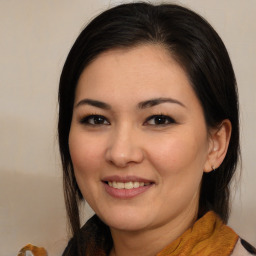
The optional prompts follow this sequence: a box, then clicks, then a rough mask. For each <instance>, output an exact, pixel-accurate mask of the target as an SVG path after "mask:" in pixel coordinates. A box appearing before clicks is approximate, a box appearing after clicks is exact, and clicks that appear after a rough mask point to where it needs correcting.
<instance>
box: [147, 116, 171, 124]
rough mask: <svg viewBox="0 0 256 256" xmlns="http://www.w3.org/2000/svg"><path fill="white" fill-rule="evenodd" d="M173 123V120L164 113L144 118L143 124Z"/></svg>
mask: <svg viewBox="0 0 256 256" xmlns="http://www.w3.org/2000/svg"><path fill="white" fill-rule="evenodd" d="M172 123H175V120H174V119H173V118H171V117H170V116H166V115H153V116H150V117H148V118H147V119H146V121H145V123H144V124H145V125H162V126H163V125H168V124H172Z"/></svg>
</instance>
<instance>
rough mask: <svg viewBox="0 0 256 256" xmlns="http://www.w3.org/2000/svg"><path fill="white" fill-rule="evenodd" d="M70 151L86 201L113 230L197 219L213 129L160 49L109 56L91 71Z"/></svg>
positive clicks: (80, 92) (80, 94) (82, 84)
mask: <svg viewBox="0 0 256 256" xmlns="http://www.w3.org/2000/svg"><path fill="white" fill-rule="evenodd" d="M69 149H70V154H71V158H72V163H73V166H74V171H75V177H76V180H77V183H78V185H79V188H80V190H81V192H82V194H83V197H84V198H85V200H86V201H87V202H88V203H89V205H90V206H91V207H92V209H93V210H94V211H95V212H96V214H97V215H98V216H99V217H100V218H101V219H102V220H103V221H104V222H105V223H106V224H108V225H109V226H110V227H111V228H113V229H119V230H129V231H132V230H133V231H134V230H145V229H152V228H154V227H159V226H162V225H166V224H168V223H171V222H173V221H174V220H176V219H178V218H180V219H181V218H183V217H184V216H193V217H195V216H196V214H197V209H198V200H199V190H200V182H201V179H202V174H203V170H204V168H205V166H206V164H207V161H208V152H209V138H208V134H207V127H206V124H205V119H204V116H203V110H202V107H201V105H200V103H199V101H198V99H197V97H196V95H195V93H194V91H193V89H192V87H191V85H190V82H189V80H188V78H187V75H186V74H185V72H184V71H183V69H182V68H181V67H180V66H179V65H178V64H177V63H176V62H175V61H174V59H172V58H171V57H170V55H168V53H167V52H166V51H165V50H164V49H163V48H162V47H161V46H157V45H144V46H137V47H134V48H131V49H117V50H110V51H108V52H105V53H103V54H101V55H100V56H98V57H97V58H96V59H95V60H94V61H93V62H92V63H91V64H90V65H89V66H88V67H86V69H85V70H84V71H83V73H82V75H81V77H80V79H79V82H78V86H77V89H76V95H75V102H74V110H73V119H72V123H71V130H70V135H69Z"/></svg>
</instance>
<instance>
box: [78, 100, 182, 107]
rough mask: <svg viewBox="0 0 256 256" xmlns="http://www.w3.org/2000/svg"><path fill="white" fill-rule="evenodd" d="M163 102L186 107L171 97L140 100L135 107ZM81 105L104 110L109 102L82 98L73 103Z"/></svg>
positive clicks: (150, 105) (151, 105) (152, 105)
mask: <svg viewBox="0 0 256 256" xmlns="http://www.w3.org/2000/svg"><path fill="white" fill-rule="evenodd" d="M163 103H174V104H178V105H180V106H182V107H185V108H186V106H185V105H184V104H183V103H182V102H180V101H178V100H176V99H172V98H155V99H150V100H146V101H142V102H140V103H138V105H137V107H138V108H139V109H145V108H150V107H154V106H156V105H159V104H163ZM82 105H90V106H94V107H97V108H101V109H105V110H110V109H111V106H110V105H109V104H107V103H105V102H102V101H98V100H92V99H83V100H81V101H79V102H78V103H77V104H76V105H75V107H76V108H77V107H79V106H82Z"/></svg>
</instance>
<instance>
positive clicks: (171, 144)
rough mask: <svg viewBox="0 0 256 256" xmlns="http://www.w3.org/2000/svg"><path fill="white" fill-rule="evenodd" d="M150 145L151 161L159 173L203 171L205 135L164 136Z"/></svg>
mask: <svg viewBox="0 0 256 256" xmlns="http://www.w3.org/2000/svg"><path fill="white" fill-rule="evenodd" d="M154 145H155V146H154V147H151V148H152V149H151V153H149V155H151V161H152V163H153V164H154V166H155V168H156V169H157V170H158V171H159V173H160V174H161V175H164V176H165V175H167V176H169V175H178V174H182V173H186V174H187V173H188V172H192V173H194V172H199V173H202V172H203V166H204V163H205V161H206V159H207V143H206V137H205V138H202V137H199V136H196V135H195V134H191V133H187V135H184V134H181V135H178V134H176V135H173V136H171V135H170V136H169V138H168V137H166V138H165V139H163V140H162V141H158V143H154Z"/></svg>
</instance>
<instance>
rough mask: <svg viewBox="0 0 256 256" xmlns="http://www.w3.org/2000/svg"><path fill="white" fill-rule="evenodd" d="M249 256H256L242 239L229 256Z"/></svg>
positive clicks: (254, 250) (252, 249) (255, 251)
mask: <svg viewBox="0 0 256 256" xmlns="http://www.w3.org/2000/svg"><path fill="white" fill-rule="evenodd" d="M250 255H256V249H255V248H254V247H253V246H252V245H250V244H249V243H248V242H246V241H245V240H243V239H242V238H239V239H238V241H237V243H236V245H235V247H234V250H233V252H232V254H231V255H230V256H250Z"/></svg>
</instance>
